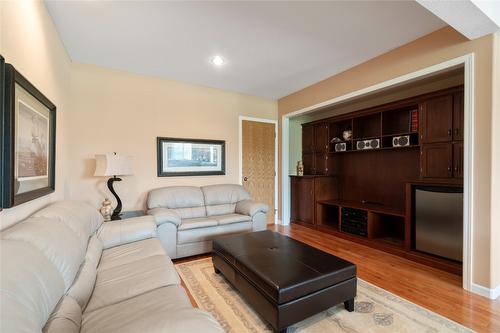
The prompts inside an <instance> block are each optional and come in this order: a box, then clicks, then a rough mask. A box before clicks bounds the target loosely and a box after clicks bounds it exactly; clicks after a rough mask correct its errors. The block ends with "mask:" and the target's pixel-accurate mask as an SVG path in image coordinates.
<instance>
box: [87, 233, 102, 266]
mask: <svg viewBox="0 0 500 333" xmlns="http://www.w3.org/2000/svg"><path fill="white" fill-rule="evenodd" d="M101 256H102V243H101V241H100V240H99V238H98V237H97V235H94V236H92V237H90V240H89V245H88V246H87V253H86V254H85V260H86V261H89V262H91V263H92V265H93V266H94V268H97V265H99V262H100V261H101Z"/></svg>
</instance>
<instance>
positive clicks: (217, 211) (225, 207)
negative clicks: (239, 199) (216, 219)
mask: <svg viewBox="0 0 500 333" xmlns="http://www.w3.org/2000/svg"><path fill="white" fill-rule="evenodd" d="M206 209H207V216H210V217H211V216H214V215H224V214H233V213H234V212H235V209H236V204H235V203H227V204H221V205H212V206H207V207H206Z"/></svg>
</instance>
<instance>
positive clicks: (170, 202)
mask: <svg viewBox="0 0 500 333" xmlns="http://www.w3.org/2000/svg"><path fill="white" fill-rule="evenodd" d="M147 204H148V209H153V208H158V207H163V208H170V209H174V210H175V211H176V212H177V214H179V216H180V217H181V218H183V219H189V218H196V217H203V216H206V211H205V200H204V197H203V192H202V191H201V189H200V188H199V187H195V186H169V187H163V188H159V189H155V190H152V191H150V192H149V194H148V203H147Z"/></svg>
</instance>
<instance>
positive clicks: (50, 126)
mask: <svg viewBox="0 0 500 333" xmlns="http://www.w3.org/2000/svg"><path fill="white" fill-rule="evenodd" d="M2 133H3V138H2V142H1V144H2V180H3V184H2V192H3V197H2V207H3V208H8V207H12V206H16V205H19V204H22V203H24V202H27V201H30V200H33V199H36V198H39V197H42V196H45V195H47V194H49V193H51V192H54V190H55V144H56V106H55V105H54V104H53V103H52V102H51V101H50V100H49V99H48V98H47V97H45V96H44V95H43V94H42V93H41V92H40V91H39V90H38V89H37V88H36V87H35V86H34V85H33V84H31V83H30V82H29V81H28V80H27V79H26V78H25V77H24V76H23V75H22V74H21V73H19V72H18V71H17V70H16V69H15V68H14V67H13V66H12V65H11V64H5V80H4V98H3V109H2Z"/></svg>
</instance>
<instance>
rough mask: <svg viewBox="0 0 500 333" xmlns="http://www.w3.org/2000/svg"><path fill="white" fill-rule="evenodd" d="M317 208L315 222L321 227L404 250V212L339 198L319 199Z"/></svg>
mask: <svg viewBox="0 0 500 333" xmlns="http://www.w3.org/2000/svg"><path fill="white" fill-rule="evenodd" d="M317 210H318V215H317V221H316V224H317V225H318V226H320V228H330V229H332V230H334V231H336V232H338V233H340V234H344V235H348V236H349V237H356V238H365V239H366V240H369V241H370V242H379V243H381V244H385V245H386V246H390V247H397V248H401V249H403V248H404V246H405V241H406V240H405V212H403V211H399V210H395V209H392V208H388V207H385V206H383V205H379V204H375V203H363V202H353V201H341V200H319V201H317ZM344 224H345V225H344ZM408 241H410V240H408Z"/></svg>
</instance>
